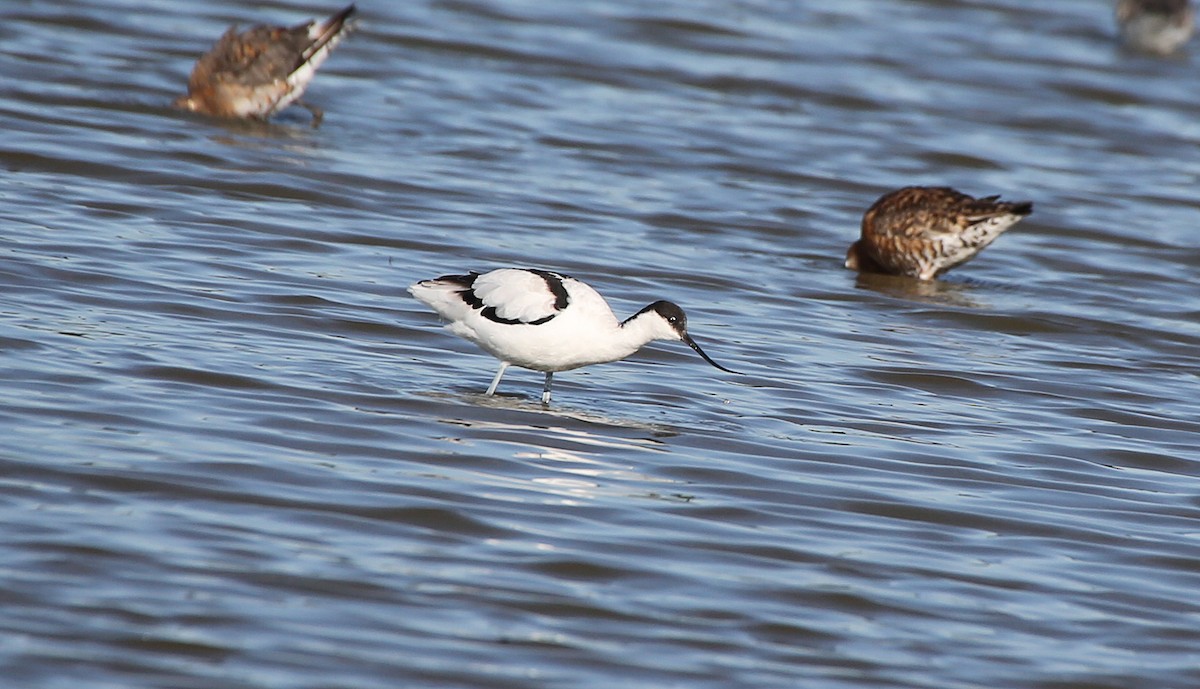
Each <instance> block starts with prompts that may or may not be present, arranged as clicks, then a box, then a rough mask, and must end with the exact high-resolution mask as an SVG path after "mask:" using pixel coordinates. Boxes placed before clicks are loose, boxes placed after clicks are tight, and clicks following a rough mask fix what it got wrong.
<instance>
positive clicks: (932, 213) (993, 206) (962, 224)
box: [846, 187, 1033, 280]
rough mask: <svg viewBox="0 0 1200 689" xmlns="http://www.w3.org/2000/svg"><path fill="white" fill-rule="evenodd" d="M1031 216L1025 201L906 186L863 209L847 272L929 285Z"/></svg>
mask: <svg viewBox="0 0 1200 689" xmlns="http://www.w3.org/2000/svg"><path fill="white" fill-rule="evenodd" d="M1032 212H1033V203H1031V202H1029V201H1021V202H1015V203H1014V202H1009V201H1001V200H1000V197H999V196H988V197H986V198H980V199H977V198H974V197H971V196H968V195H966V194H963V193H960V192H958V191H955V190H954V189H951V188H949V187H904V188H903V189H898V190H896V191H893V192H890V193H887V194H884V195H883V196H882V197H880V198H879V200H878V201H876V202H875V203H874V204H873V205H872V206H871V207H870V208H869V209H867V212H866V213H865V214H864V215H863V219H862V236H861V238H860V239H859V240H858V241H856V242H854V243H853V244H851V245H850V250H849V251H848V252H846V267H847V268H850V269H852V270H859V271H865V272H871V273H890V274H893V275H908V276H911V277H915V278H919V279H921V280H932V279H933V278H935V277H937V276H938V275H941V274H942V273H944V272H946V271H947V270H950V269H951V268H953V267H955V266H957V265H960V264H962V263H966V262H967V261H969V260H971V259H972V258H974V257H975V255H976V254H978V253H979V252H980V251H982V250H983V249H984V247H986V246H987V245H988V244H991V243H992V242H993V241H994V240H995V239H996V237H999V236H1000V234H1001V233H1003V232H1004V231H1005V230H1007V229H1008V228H1010V227H1012V226H1013V225H1014V224H1016V223H1017V221H1019V220H1021V218H1024V217H1025V216H1027V215H1029V214H1030V213H1032Z"/></svg>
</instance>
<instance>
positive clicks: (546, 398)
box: [542, 373, 554, 404]
mask: <svg viewBox="0 0 1200 689" xmlns="http://www.w3.org/2000/svg"><path fill="white" fill-rule="evenodd" d="M553 378H554V374H553V373H547V374H546V387H544V388H542V404H550V381H551V380H552V379H553Z"/></svg>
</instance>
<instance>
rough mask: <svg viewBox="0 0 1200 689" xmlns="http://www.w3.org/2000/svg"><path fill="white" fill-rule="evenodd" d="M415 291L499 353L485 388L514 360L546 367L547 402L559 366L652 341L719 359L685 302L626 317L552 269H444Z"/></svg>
mask: <svg viewBox="0 0 1200 689" xmlns="http://www.w3.org/2000/svg"><path fill="white" fill-rule="evenodd" d="M409 292H411V293H412V295H413V296H414V297H416V298H417V299H419V300H420V301H422V302H424V303H425V304H427V305H429V306H430V307H432V308H433V310H434V311H437V312H438V314H439V315H440V316H441V317H442V318H445V319H446V320H448V321H450V323H449V325H447V326H446V327H447V329H448V330H450V332H452V333H454V334H455V335H458V336H459V337H463V338H465V339H467V340H470V341H471V342H474V343H475V344H477V345H479V346H480V347H482V348H483V349H484V351H486V352H487V353H488V354H491V355H492V356H494V357H496V358H497V359H499V360H500V370H499V371H497V372H496V377H495V378H493V379H492V384H491V385H490V386H489V387H488V390H487V394H488V395H492V394H495V392H496V386H498V385H499V384H500V378H501V377H502V376H503V375H504V371H505V370H506V369H507V368H508V367H509V366H513V365H516V366H519V367H521V368H528V369H532V370H534V371H542V372H544V373H545V374H546V385H545V388H543V390H542V403H543V404H549V403H550V382H551V379H552V378H553V376H554V374H555V373H556V372H558V371H569V370H571V369H574V368H579V367H581V366H589V365H591V364H601V363H605V362H609V361H617V360H620V359H624V358H625V357H627V356H629V355H631V354H633V353H634V352H636V351H637V350H639V349H641V348H642V346H643V345H645V344H647V343H649V342H651V341H653V340H682V341H683V342H684V343H685V344H687V345H688V346H689V347H691V348H692V349H694V350H695V351H696V353H697V354H699V355H700V356H701V357H703V359H704V360H705V361H707V362H708V363H710V364H712V365H713V366H715V367H717V368H719V369H721V370H722V371H726V372H729V373H737V372H736V371H730V370H729V369H727V368H725V367H724V366H721V365H720V364H718V363H717V362H715V361H713V360H712V359H710V358H709V357H708V355H707V354H705V353H704V350H702V349H700V346H699V345H697V344H696V342H695V341H694V340H692V338H691V336H690V335H688V332H687V317H686V316H685V315H684V313H683V309H681V308H679V307H678V306H676V305H675V304H672V303H671V302H669V301H656V302H654V303H653V304H650V305H649V306H647V307H646V308H644V309H642V310H641V311H638V312H637V313H636V314H634V315H633V316H630V317H629V318H627V319H625V320H624V321H617V317H616V316H614V315H613V312H612V309H611V308H609V306H608V303H607V302H606V301H604V297H602V296H600V294H599V293H598V292H596V290H594V289H592V288H591V287H589V286H587V285H586V284H584V283H582V282H580V281H578V280H576V279H574V278H571V277H567V276H566V275H560V274H558V273H554V272H551V271H548V270H525V269H518V268H501V269H499V270H493V271H491V272H488V273H482V274H480V273H468V274H466V275H445V276H442V277H440V278H436V279H434V280H422V281H421V282H418V283H417V284H415V285H413V286H412V287H410V288H409Z"/></svg>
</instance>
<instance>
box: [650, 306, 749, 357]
mask: <svg viewBox="0 0 1200 689" xmlns="http://www.w3.org/2000/svg"><path fill="white" fill-rule="evenodd" d="M643 314H645V315H648V316H650V320H651V322H653V323H654V335H655V339H658V340H682V341H683V342H684V344H686V345H687V346H689V347H691V348H692V349H694V350H696V353H697V354H699V355H700V357H701V358H702V359H704V360H705V361H707V362H708V363H710V364H712V365H713V366H715V367H716V368H719V369H721V370H722V371H725V372H726V373H736V374H738V375H741V374H740V373H738V372H737V371H734V370H731V369H728V368H725V367H724V366H722V365H720V364H718V363H717V362H715V361H713V360H712V358H711V357H709V356H708V355H707V354H705V353H704V350H703V349H700V345H698V344H696V341H695V340H693V339H692V336H691V335H688V332H687V314H685V313H684V312H683V309H681V308H679V306H678V305H677V304H673V303H671V302H669V301H661V300H660V301H656V302H654V303H653V304H651V305H649V306H647V307H646V308H644V309H642V310H641V311H640V312H639V313H638V316H641V315H643ZM636 317H637V316H634V318H636Z"/></svg>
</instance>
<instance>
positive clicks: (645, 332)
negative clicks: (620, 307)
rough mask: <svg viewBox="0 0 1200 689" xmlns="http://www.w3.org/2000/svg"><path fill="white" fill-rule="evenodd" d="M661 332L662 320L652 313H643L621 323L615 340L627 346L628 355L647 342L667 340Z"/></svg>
mask: <svg viewBox="0 0 1200 689" xmlns="http://www.w3.org/2000/svg"><path fill="white" fill-rule="evenodd" d="M662 330H663V320H662V318H660V317H659V316H658V315H657V314H655V313H653V312H644V313H639V314H638V315H636V316H634V317H632V318H630V319H628V320H626V321H625V322H623V323H621V327H620V328H618V338H617V339H618V340H619V341H620V342H621V343H622V344H624V345H626V346H628V347H629V348H630V353H633V352H636V351H637V350H639V349H641V347H642V345H645V344H646V343H648V342H653V341H654V340H665V339H668V336H666V335H663V333H662Z"/></svg>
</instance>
